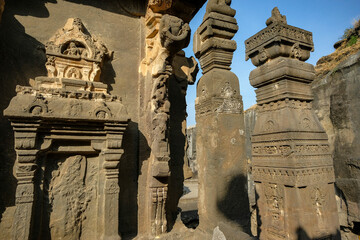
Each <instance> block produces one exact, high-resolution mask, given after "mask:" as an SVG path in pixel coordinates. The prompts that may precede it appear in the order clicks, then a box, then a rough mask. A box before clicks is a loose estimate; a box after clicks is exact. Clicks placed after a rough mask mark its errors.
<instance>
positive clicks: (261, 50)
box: [245, 10, 314, 66]
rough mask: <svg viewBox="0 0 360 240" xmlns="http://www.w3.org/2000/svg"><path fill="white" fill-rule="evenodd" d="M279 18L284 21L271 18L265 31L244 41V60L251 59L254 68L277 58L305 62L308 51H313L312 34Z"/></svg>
mask: <svg viewBox="0 0 360 240" xmlns="http://www.w3.org/2000/svg"><path fill="white" fill-rule="evenodd" d="M273 11H274V10H273ZM279 14H280V13H279ZM281 16H282V17H284V18H285V21H283V20H281V18H280V20H279V17H272V18H270V19H268V21H267V23H269V25H268V26H267V27H266V28H265V29H263V30H261V31H260V32H258V33H257V34H255V35H254V36H252V37H250V38H248V39H247V40H245V48H246V52H245V54H246V60H248V59H249V58H251V61H252V63H253V64H254V65H255V66H260V65H262V64H264V63H265V62H267V61H269V60H271V59H275V58H276V57H279V56H283V57H290V58H296V59H299V60H301V61H306V60H307V59H308V58H309V57H310V51H311V52H312V51H314V43H313V37H312V33H311V32H309V31H306V30H303V29H300V28H297V27H293V26H290V25H288V24H287V23H286V17H285V16H283V15H281Z"/></svg>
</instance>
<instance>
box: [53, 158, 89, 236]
mask: <svg viewBox="0 0 360 240" xmlns="http://www.w3.org/2000/svg"><path fill="white" fill-rule="evenodd" d="M86 167H87V161H86V158H85V157H84V156H80V155H77V156H73V157H69V158H67V159H66V160H65V161H64V162H58V168H57V169H56V170H54V171H53V172H52V179H51V181H50V184H49V190H48V192H49V193H48V194H49V204H50V205H51V209H52V211H51V213H50V223H49V227H50V232H51V238H54V239H60V238H61V239H74V238H76V239H79V238H80V233H81V225H82V222H83V220H84V214H83V213H84V212H85V210H86V208H87V205H88V203H89V202H90V201H91V195H90V194H89V193H91V190H90V189H86V185H85V178H86ZM89 187H90V188H93V187H94V186H89Z"/></svg>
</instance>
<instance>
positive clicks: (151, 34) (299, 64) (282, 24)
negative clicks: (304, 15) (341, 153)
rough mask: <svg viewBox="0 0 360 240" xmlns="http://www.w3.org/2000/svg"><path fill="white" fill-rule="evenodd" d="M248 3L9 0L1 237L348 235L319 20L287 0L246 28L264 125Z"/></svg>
mask: <svg viewBox="0 0 360 240" xmlns="http://www.w3.org/2000/svg"><path fill="white" fill-rule="evenodd" d="M203 6H204V9H205V15H204V17H203V20H202V23H201V24H200V26H199V27H198V28H197V29H190V25H189V23H190V21H191V20H192V18H193V17H194V16H195V15H196V13H197V12H198V11H199V10H200V8H201V7H203ZM235 17H236V11H235V9H233V8H232V7H231V0H209V1H207V3H206V0H149V1H145V0H133V1H100V0H88V1H81V2H79V1H72V0H57V1H52V0H45V1H38V0H28V1H10V0H5V1H4V0H0V21H1V22H0V66H1V70H0V83H1V88H0V100H1V101H0V107H1V113H2V115H1V116H0V159H1V165H0V182H1V184H0V239H4V240H5V239H13V240H32V239H42V240H47V239H52V240H57V239H63V240H80V239H81V240H85V239H86V240H92V239H94V240H95V239H96V240H98V239H102V240H108V239H111V240H115V239H118V240H120V239H137V240H147V239H174V240H176V239H179V240H180V239H190V240H191V239H194V240H195V239H204V240H218V239H219V240H225V239H228V240H235V239H261V240H267V239H269V240H270V239H274V240H280V239H291V240H292V239H294V240H295V239H340V230H343V229H344V228H343V227H342V228H341V229H340V225H339V224H341V226H345V225H346V224H345V223H343V222H344V221H343V219H344V217H341V216H343V215H341V214H344V212H343V210H341V209H342V208H339V203H341V201H340V200H343V199H345V198H341V196H342V195H341V196H340V195H339V192H340V189H341V190H342V191H343V192H342V193H344V194H345V196H347V195H346V194H347V192H346V186H345V185H346V184H345V183H346V181H344V180H341V178H342V177H343V178H346V177H347V176H346V174H345V173H344V174H345V175H344V174H343V175H342V174H338V170H337V169H336V168H335V170H334V163H333V155H332V149H333V146H332V145H331V144H329V141H328V139H329V138H328V135H327V132H329V131H328V129H327V128H326V129H324V127H323V126H322V124H321V123H320V121H319V120H318V118H317V116H316V114H315V111H314V107H313V100H314V94H313V92H312V86H311V84H312V82H313V81H314V79H315V76H316V74H315V69H314V66H313V65H311V64H309V63H306V60H307V59H308V58H309V57H310V53H311V52H312V51H314V44H313V39H312V33H311V32H309V31H306V30H303V29H300V28H297V27H294V26H291V25H288V24H287V20H286V17H285V16H284V15H282V14H280V12H279V10H278V9H277V8H276V7H275V8H274V9H273V11H272V13H271V17H270V18H269V19H267V20H266V25H267V27H266V28H265V29H263V30H261V31H260V32H258V33H257V34H255V35H254V36H252V37H250V38H248V39H247V40H246V41H245V48H246V53H245V54H246V59H247V60H248V59H251V62H252V63H253V65H254V66H255V67H256V68H255V69H254V70H252V71H251V73H250V77H249V80H250V83H251V85H252V86H254V87H255V88H256V90H255V92H256V96H257V106H256V108H253V109H252V111H253V112H252V113H253V114H252V116H253V117H252V120H251V121H252V126H254V127H253V128H252V127H249V126H246V124H245V123H246V122H249V120H246V118H247V117H246V116H247V115H246V114H245V113H244V109H243V99H242V96H241V95H240V83H239V79H238V77H237V76H236V75H235V74H234V73H233V72H232V70H231V64H232V61H233V55H234V52H235V51H236V50H237V47H238V44H242V43H237V42H236V41H235V40H234V39H233V38H234V36H235V34H239V32H241V29H240V30H239V27H238V23H237V20H236V18H235ZM289 17H291V16H289ZM265 19H266V18H264V20H265ZM191 40H193V41H192V42H193V50H194V56H186V54H185V52H184V51H183V49H184V48H186V47H188V46H189V44H190V42H191ZM198 62H199V64H198ZM199 71H201V72H202V75H201V77H200V78H199V80H198V82H197V83H196V80H197V74H198V72H199ZM195 83H196V86H193V87H194V88H196V100H195V108H196V121H197V125H196V129H195V128H193V129H192V130H191V133H192V134H190V130H189V131H188V133H187V130H186V117H187V113H186V100H185V96H186V93H187V88H188V87H189V85H194V84H195ZM321 96H322V95H321ZM324 96H325V95H324ZM316 100H317V98H316ZM324 101H325V100H324ZM315 106H316V107H319V106H318V104H317V103H316V104H315ZM321 120H322V119H321ZM195 133H196V134H195ZM190 136H191V137H190ZM249 149H251V151H250V150H249ZM187 153H188V154H187ZM190 153H191V154H190ZM351 156H352V155H351ZM336 163H337V164H336V165H335V166H338V165H339V163H338V162H336ZM191 176H192V177H193V179H192V181H193V182H196V186H198V192H196V194H195V195H196V196H197V207H196V211H195V213H193V214H195V215H196V216H197V217H198V218H196V221H198V224H195V225H191V226H192V227H189V225H186V224H185V221H184V218H186V217H184V216H185V215H186V214H185V213H186V210H184V209H181V208H180V207H179V206H183V205H180V198H181V197H182V196H183V195H185V194H186V193H187V192H186V191H188V190H189V189H188V188H187V187H184V179H188V178H191ZM339 176H340V177H339ZM195 177H196V178H195ZM194 178H195V179H194ZM346 179H347V178H346ZM349 179H350V178H349ZM348 181H350V182H351V183H352V184H353V185H354V184H355V183H356V179H350V180H348ZM337 184H338V185H337ZM351 196H352V195H351ZM354 199H355V198H354ZM351 203H352V204H353V205H351V206H347V208H346V209H351V212H356V211H357V210H356V209H355V208H354V206H355V205H356V200H353V201H352V202H351ZM339 209H340V210H339ZM339 213H340V215H339ZM184 214H185V215H184ZM345 215H346V213H345ZM339 216H340V217H341V218H340V222H339ZM348 219H350V220H351V221H352V222H351V221H350V220H349V222H348V224H347V225H346V229H350V230H349V231H352V232H354V233H355V232H356V226H358V225H356V224H359V223H356V222H355V221H357V220H356V219H357V218H356V217H354V216H352V217H351V218H350V217H349V218H348ZM193 220H194V219H193ZM189 221H190V220H189ZM350 222H351V224H350ZM186 226H187V227H186ZM354 229H355V230H354ZM345 235H346V234H345ZM345 235H344V236H345ZM346 236H350V235H346ZM352 236H353V235H352ZM354 236H355V235H354ZM351 240H352V239H351Z"/></svg>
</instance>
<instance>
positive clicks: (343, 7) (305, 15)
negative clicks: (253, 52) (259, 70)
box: [185, 0, 360, 126]
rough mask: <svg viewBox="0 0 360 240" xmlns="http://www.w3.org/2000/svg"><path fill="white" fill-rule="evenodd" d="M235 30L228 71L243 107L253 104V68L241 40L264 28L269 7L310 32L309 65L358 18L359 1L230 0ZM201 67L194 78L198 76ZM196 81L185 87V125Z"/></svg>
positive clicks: (192, 113) (191, 110)
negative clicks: (237, 84)
mask: <svg viewBox="0 0 360 240" xmlns="http://www.w3.org/2000/svg"><path fill="white" fill-rule="evenodd" d="M232 2H233V3H232V5H231V6H232V8H234V9H235V10H236V16H235V18H236V19H237V22H238V25H239V31H238V32H237V34H236V35H235V37H234V40H235V41H236V42H237V45H238V46H237V47H238V48H237V50H236V52H235V53H234V58H233V63H232V66H231V67H232V71H233V72H234V73H235V74H236V75H237V76H238V78H239V81H240V93H241V95H242V96H243V102H244V110H246V109H248V108H249V107H251V106H252V105H254V104H256V97H255V92H254V88H253V87H252V86H251V85H250V83H249V74H250V72H251V71H252V70H253V69H254V68H255V66H254V65H252V64H251V61H250V60H249V61H246V62H245V45H244V41H245V40H246V39H247V38H249V37H251V36H252V35H254V34H256V33H257V32H259V31H260V30H261V29H263V28H265V27H266V24H265V21H266V19H268V18H269V17H270V16H271V10H272V9H273V8H274V7H278V8H279V10H280V12H281V14H283V15H286V18H287V23H288V24H289V25H292V26H295V27H299V28H302V29H305V30H307V31H310V32H312V33H313V38H314V45H315V51H314V52H313V53H311V57H310V59H309V60H308V61H307V62H308V63H311V64H314V65H315V64H316V62H317V61H318V60H319V58H321V57H322V56H326V55H328V54H330V53H332V52H333V51H334V48H333V45H334V43H335V42H336V41H338V40H339V38H340V37H341V36H342V35H343V33H344V30H345V29H346V28H348V27H351V26H352V22H353V21H354V20H355V19H358V18H360V0H312V1H310V0H301V1H300V0H298V1H294V0H254V1H246V0H233V1H232ZM204 14H205V5H204V7H203V8H202V9H200V11H199V12H198V13H197V15H196V16H195V17H194V19H193V20H192V21H191V22H190V27H191V30H192V34H193V33H194V32H195V30H196V29H197V28H198V27H199V26H200V24H201V22H202V19H203V16H204ZM192 49H193V47H192V42H190V44H189V47H188V48H186V49H185V52H186V56H187V57H189V56H193V55H194V53H193V50H192ZM201 75H202V74H201V70H200V72H199V74H198V79H199V78H200V77H201ZM195 98H196V84H195V85H193V86H189V88H188V92H187V96H186V100H187V105H188V107H187V112H188V118H187V125H188V126H192V125H195Z"/></svg>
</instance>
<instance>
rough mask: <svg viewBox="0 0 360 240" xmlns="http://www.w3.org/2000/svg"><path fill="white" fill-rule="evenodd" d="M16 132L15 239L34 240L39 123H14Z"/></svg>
mask: <svg viewBox="0 0 360 240" xmlns="http://www.w3.org/2000/svg"><path fill="white" fill-rule="evenodd" d="M12 125H13V127H14V131H15V149H16V154H17V158H16V163H15V176H16V179H17V181H18V183H17V187H16V196H15V199H16V200H15V201H16V202H15V203H16V210H15V216H14V224H13V226H14V228H13V238H14V239H19V240H20V239H32V237H33V236H32V230H33V220H34V202H35V201H36V197H37V196H36V194H37V191H36V187H35V185H34V184H35V183H34V178H35V174H36V169H37V163H36V158H37V153H38V150H37V149H36V135H37V127H38V124H37V123H13V124H12Z"/></svg>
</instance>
